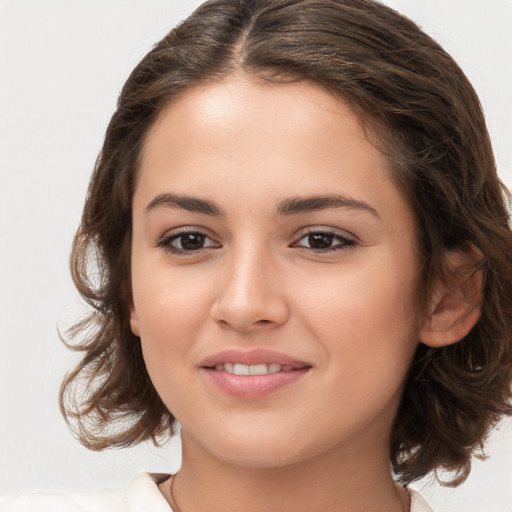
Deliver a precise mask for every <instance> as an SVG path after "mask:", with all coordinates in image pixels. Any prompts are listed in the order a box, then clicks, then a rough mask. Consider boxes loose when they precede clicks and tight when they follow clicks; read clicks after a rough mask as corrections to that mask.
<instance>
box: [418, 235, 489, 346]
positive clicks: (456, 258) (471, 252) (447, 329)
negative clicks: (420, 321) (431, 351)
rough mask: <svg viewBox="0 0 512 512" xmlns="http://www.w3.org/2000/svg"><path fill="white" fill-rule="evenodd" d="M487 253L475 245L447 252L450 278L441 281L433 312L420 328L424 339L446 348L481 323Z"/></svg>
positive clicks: (432, 299) (431, 309)
mask: <svg viewBox="0 0 512 512" xmlns="http://www.w3.org/2000/svg"><path fill="white" fill-rule="evenodd" d="M482 260H483V255H482V252H481V251H480V249H478V248H477V247H476V246H474V245H473V244H468V245H467V246H464V247H459V248H457V249H452V250H450V251H447V253H446V265H445V267H446V269H447V270H446V280H447V282H444V281H443V282H441V280H440V282H438V283H437V285H436V287H435V288H434V292H433V294H432V298H431V303H430V315H429V318H427V319H426V320H425V324H424V325H423V328H422V329H421V331H420V341H422V342H423V343H424V344H425V345H428V346H430V347H444V346H447V345H451V344H453V343H457V342H458V341H460V340H461V339H462V338H464V337H465V336H466V335H467V334H468V333H469V332H470V331H471V329H472V328H473V327H474V326H475V324H476V323H477V322H478V320H479V318H480V314H481V310H482V294H483V281H484V278H483V269H482V267H481V263H482Z"/></svg>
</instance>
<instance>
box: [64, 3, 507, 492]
mask: <svg viewBox="0 0 512 512" xmlns="http://www.w3.org/2000/svg"><path fill="white" fill-rule="evenodd" d="M235 72H242V73H245V74H246V75H247V76H249V77H252V78H253V79H255V80H261V81H264V82H273V83H276V82H277V83H290V82H294V81H308V82H310V83H314V84H317V85H319V86H321V87H323V88H324V89H325V90H327V91H329V92H331V93H333V94H335V95H337V96H338V97H340V98H343V99H344V100H346V101H348V102H349V103H350V105H351V106H352V107H353V109H354V111H355V112H356V113H357V114H358V116H359V117H360V119H361V121H362V122H363V123H364V125H365V126H366V127H367V128H368V130H367V131H368V134H369V136H371V138H372V139H373V142H374V143H375V144H376V145H377V146H378V147H379V149H381V151H383V152H384V153H385V155H386V156H387V158H388V160H389V162H390V164H391V166H392V169H393V170H394V175H395V176H396V177H397V179H398V181H399V182H400V183H402V185H403V187H404V189H405V190H406V193H407V197H408V198H409V201H410V204H411V206H412V208H413V211H414V214H415V216H416V222H417V226H418V234H419V235H418V236H419V246H420V252H421V258H422V261H423V265H422V290H423V291H424V293H425V294H427V295H428V290H429V289H430V287H431V285H432V283H433V282H435V281H436V280H439V279H441V280H442V281H443V282H445V283H447V284H448V285H450V286H452V287H453V286H454V282H453V281H454V280H453V279H452V276H451V275H450V271H449V269H447V265H446V260H445V255H446V251H447V249H451V248H457V247H459V248H464V247H467V246H468V244H473V245H474V246H476V247H477V248H478V249H479V250H480V251H481V253H482V255H483V256H482V260H481V262H480V266H481V268H482V269H483V273H484V289H483V304H482V311H481V317H480V320H479V321H478V323H477V324H476V326H475V327H474V328H473V329H472V331H471V332H470V333H469V334H468V335H467V336H466V337H465V338H464V339H463V340H461V341H460V342H459V343H456V344H453V345H451V346H447V347H442V348H431V347H427V346H426V345H423V344H421V343H420V344H419V345H418V348H417V351H416V354H415V356H414V360H413V362H412V365H411V369H410V372H409V374H408V377H407V381H406V384H405V387H404V391H403V397H402V401H401V404H400V407H399V410H398V413H397V417H396V420H395V423H394V426H393V429H392V432H391V447H390V454H391V464H392V469H393V471H394V473H395V475H396V476H397V478H399V479H401V480H402V481H404V482H410V481H413V480H416V479H418V478H421V477H422V476H424V475H426V474H427V473H429V472H430V471H432V470H435V471H437V470H439V469H445V470H450V471H453V472H454V474H453V475H452V480H451V481H450V482H449V483H450V484H452V485H456V484H458V483H460V482H462V481H463V480H464V479H465V478H466V477H467V475H468V474H469V471H470V469H471V459H472V455H473V454H474V453H476V452H478V450H479V449H480V448H483V442H484V441H485V439H486V437H487V435H488V433H489V432H490V430H491V428H493V427H494V426H496V424H497V423H498V421H499V420H500V418H501V416H503V415H506V414H512V407H511V388H510V384H511V382H512V341H511V338H512V334H511V332H512V259H511V255H512V233H511V230H510V226H509V213H508V195H507V192H506V189H505V188H504V186H503V185H502V183H501V182H500V180H499V179H498V176H497V173H496V166H495V161H494V157H493V153H492V148H491V143H490V139H489V135H488V132H487V129H486V125H485V120H484V116H483V113H482V109H481V106H480V103H479V101H478V98H477V96H476V93H475V92H474V90H473V88H472V87H471V85H470V83H469V81H468V79H467V78H466V77H465V75H464V73H463V72H462V71H461V69H460V68H459V66H458V65H457V64H456V63H455V61H454V60H453V59H452V58H451V57H450V56H449V55H448V54H447V53H446V52H445V51H444V50H443V49H442V48H441V47H440V46H439V45H438V44H437V43H436V42H434V41H433V40H432V39H431V38H430V37H429V36H427V35H426V34H425V33H423V32H422V31H421V30H420V29H419V28H418V26H417V25H415V24H414V23H413V22H412V21H410V20H409V19H407V18H406V17H404V16H402V15H400V14H398V13H397V12H395V11H393V10H392V9H390V8H388V7H385V6H383V5H381V4H380V3H378V2H375V1H372V0H210V1H207V2H206V3H204V4H203V5H202V6H201V7H199V8H198V9H197V10H196V11H195V12H194V13H193V14H192V15H191V16H190V17H189V18H188V19H186V20H185V21H184V22H182V23H181V24H180V25H178V26H177V27H176V28H174V29H173V30H172V31H171V32H170V33H169V34H168V35H167V36H166V37H165V38H164V39H162V41H160V42H159V43H157V44H156V45H155V46H154V48H153V49H152V50H151V51H150V52H149V53H148V54H147V55H146V56H145V57H144V58H143V60H142V61H141V62H140V63H139V64H138V65H137V67H136V68H135V69H134V71H133V72H132V73H131V75H130V76H129V78H128V80H127V81H126V84H125V85H124V87H123V89H122V92H121V94H120V97H119V100H118V104H117V109H116V111H115V113H114V115H113V116H112V119H111V121H110V124H109V126H108V129H107V132H106V136H105V141H104V145H103V148H102V150H101V153H100V155H99V157H98V159H97V162H96V165H95V169H94V172H93V175H92V178H91V181H90V185H89V189H88V195H87V199H86V203H85V207H84V211H83V216H82V220H81V224H80V227H79V229H78V231H77V233H76V237H75V240H74V244H73V250H72V256H71V270H72V276H73V279H74V282H75V285H76V287H77V289H78V291H79V292H80V294H81V296H82V297H83V298H84V299H85V301H86V302H87V303H88V304H89V305H90V306H91V308H92V310H91V312H90V314H89V315H88V316H87V317H85V318H84V319H83V320H82V321H80V322H78V323H77V324H75V325H74V326H73V327H72V328H71V329H70V332H69V337H70V338H71V339H72V340H73V342H72V343H71V342H68V346H70V347H71V348H73V349H74V350H77V351H80V352H82V358H81V361H80V363H79V364H78V366H77V367H76V368H75V369H74V370H73V371H72V372H70V373H69V374H68V375H67V376H66V377H65V379H64V381H63V384H62V388H61V394H60V403H61V409H62V411H63V413H64V415H65V417H66V419H67V421H68V423H69V424H70V426H71V428H72V429H73V430H74V431H75V434H76V435H77V436H78V438H79V439H80V441H81V442H82V443H83V444H84V445H85V446H87V447H88V448H91V449H103V448H106V447H114V446H116V447H122V446H131V445H134V444H137V443H139V442H141V441H144V440H148V439H152V440H153V441H154V442H155V443H159V442H161V441H162V440H163V439H165V438H166V437H168V436H169V435H172V433H173V424H174V418H173V416H172V414H171V412H170V411H168V410H167V408H166V407H165V405H164V404H163V402H162V401H161V399H160V397H159V396H158V394H157V392H156V391H155V388H154V387H153V384H152V383H151V380H150V377H149V375H148V372H147V370H146V367H145V364H144V360H143V357H142V351H141V345H140V340H139V338H137V337H136V336H135V335H134V334H133V333H132V332H131V329H130V325H129V304H130V303H131V282H130V247H131V203H132V197H133V192H134V187H135V179H136V175H137V169H138V167H139V164H140V159H141V152H142V150H143V147H144V143H145V138H146V136H147V134H148V131H149V130H150V128H151V127H152V126H153V124H154V122H155V120H156V118H157V117H158V115H159V113H160V112H161V111H162V109H163V108H164V106H166V105H168V104H169V102H172V101H173V100H175V99H176V98H178V97H179V96H180V95H182V94H184V93H186V92H187V91H188V90H189V89H190V88H192V87H194V86H197V85H199V84H208V83H211V82H215V81H219V80H222V79H223V78H226V77H228V76H229V75H231V74H233V73H235ZM459 292H460V293H463V292H464V290H463V287H460V290H459Z"/></svg>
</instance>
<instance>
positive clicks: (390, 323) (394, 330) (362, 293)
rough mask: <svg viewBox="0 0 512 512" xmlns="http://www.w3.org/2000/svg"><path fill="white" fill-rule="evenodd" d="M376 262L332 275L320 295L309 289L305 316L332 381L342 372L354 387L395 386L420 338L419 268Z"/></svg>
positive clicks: (396, 261) (410, 264)
mask: <svg viewBox="0 0 512 512" xmlns="http://www.w3.org/2000/svg"><path fill="white" fill-rule="evenodd" d="M384 256H386V255H384ZM379 262H380V264H379V265H361V266H357V267H356V265H354V266H351V267H350V268H348V267H347V268H346V269H345V270H343V271H341V272H338V273H334V274H333V276H332V277H331V278H330V279H329V280H326V282H329V287H328V288H324V289H323V290H319V289H316V290H315V289H314V288H312V287H310V290H312V292H311V293H310V294H309V295H308V297H307V302H306V304H305V307H304V311H307V312H308V313H307V315H306V313H305V315H304V316H305V317H306V318H308V320H309V323H310V326H311V329H312V330H316V337H317V338H318V339H319V340H320V342H321V343H322V344H323V345H324V348H325V352H326V354H328V357H329V361H330V365H331V371H332V374H333V378H334V375H339V371H338V369H341V370H340V371H341V372H343V374H344V375H345V376H347V378H348V379H349V380H351V379H353V380H354V382H356V381H361V380H367V381H368V382H376V381H380V382H381V383H384V382H387V380H390V379H391V380H393V382H394V384H393V385H396V384H397V383H398V384H400V383H401V381H402V379H403V377H404V376H405V374H406V372H407V370H408V367H409V364H410V360H411V358H412V356H413V353H414V351H415V348H416V346H417V343H418V333H419V321H420V318H419V315H418V311H419V308H418V307H417V293H418V267H417V266H416V265H415V264H414V262H415V260H414V259H412V260H411V261H409V260H407V261H402V260H401V259H397V258H393V257H392V255H391V254H390V255H389V256H388V257H382V258H381V259H380V260H379ZM326 289H327V290H328V293H326ZM391 376H393V377H391Z"/></svg>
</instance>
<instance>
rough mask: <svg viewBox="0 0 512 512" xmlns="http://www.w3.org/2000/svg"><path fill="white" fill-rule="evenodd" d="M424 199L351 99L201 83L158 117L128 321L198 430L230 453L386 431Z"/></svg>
mask: <svg viewBox="0 0 512 512" xmlns="http://www.w3.org/2000/svg"><path fill="white" fill-rule="evenodd" d="M415 241H416V236H415V225H414V220H413V215H412V212H411V209H410V207H409V206H408V204H407V201H406V200H405V199H404V197H403V196H402V194H401V192H400V190H399V189H398V188H397V186H396V185H395V184H394V182H393V179H392V177H391V171H390V170H389V169H388V166H387V163H386V161H385V159H384V157H383V156H382V155H381V153H380V152H379V151H377V150H376V149H375V148H374V147H373V146H372V145H371V144H370V143H369V142H368V141H367V139H366V137H365V134H364V131H363V129H362V127H361V126H360V123H359V121H358V119H357V117H356V116H355V115H354V114H353V113H352V112H351V110H350V109H349V108H348V106H347V105H346V104H344V103H343V102H342V101H340V100H339V99H334V98H333V97H332V96H331V95H329V94H328V93H326V92H325V91H323V90H321V89H320V88H317V87H315V86H313V85H310V84H306V83H296V84H292V85H267V84H257V83H254V82H252V81H250V80H249V79H245V78H243V77H232V78H230V79H227V80H225V81H224V82H222V83H218V84H213V85H209V86H205V87H198V88H195V89H193V90H191V91H189V92H188V93H187V94H185V95H184V96H182V97H181V98H180V99H178V100H177V101H175V102H174V103H172V104H170V105H168V107H167V108H166V110H164V111H163V112H162V113H161V115H160V117H159V119H158V121H157V122H156V123H155V125H154V127H153V128H152V130H151V132H150V133H149V136H148V140H147V144H146V146H145V149H144V153H143V155H142V163H141V167H140V172H139V175H138V180H137V184H136V190H135V195H134V199H133V246H132V284H133V306H132V307H131V326H132V330H133V331H134V333H135V334H136V335H138V336H140V338H141V343H142V348H143V353H144V358H145V361H146V364H147V368H148V371H149V374H150V376H151V379H152V381H153V383H154V385H155V388H156V390H157V391H158V393H159V394H160V396H161V397H162V399H163V401H164V403H165V404H166V406H167V407H168V408H169V410H170V411H171V412H172V414H173V415H174V416H175V417H176V418H177V420H178V421H179V422H180V424H181V426H182V435H183V440H184V443H188V444H189V445H190V446H192V445H194V446H197V447H200V448H201V450H203V451H204V452H206V453H208V454H210V455H212V456H213V457H216V458H219V459H222V460H224V461H229V462H232V463H236V464H240V465H245V466H251V467H267V466H279V465H285V464H291V463H296V462H298V461H303V460H307V459H310V458H312V457H315V456H321V455H322V454H324V453H330V452H334V451H336V450H338V451H342V450H347V449H348V447H351V448H353V447H355V446H360V447H365V448H364V449H370V448H371V449H379V447H380V448H382V446H383V445H385V443H387V439H388V436H389V431H390V428H391V424H392V421H393V418H394V416H395V414H396V409H397V407H398V403H399V399H400V393H401V389H402V386H403V382H404V378H405V375H406V373H407V370H408V367H409V364H410V361H411V358H412V355H413V352H414V349H415V347H416V345H417V340H418V332H419V329H420V324H421V322H422V320H421V315H420V314H419V312H418V311H419V310H418V307H417V305H416V304H417V301H416V297H417V296H418V283H419V257H418V253H417V250H416V242H415Z"/></svg>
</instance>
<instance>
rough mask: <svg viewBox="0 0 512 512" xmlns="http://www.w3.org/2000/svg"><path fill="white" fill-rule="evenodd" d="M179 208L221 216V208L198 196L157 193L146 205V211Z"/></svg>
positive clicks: (222, 213)
mask: <svg viewBox="0 0 512 512" xmlns="http://www.w3.org/2000/svg"><path fill="white" fill-rule="evenodd" d="M161 207H165V208H180V209H182V210H187V211H189V212H193V213H202V214H204V215H211V216H213V217H223V216H224V211H223V210H222V208H221V207H220V206H219V205H218V204H216V203H214V202H213V201H209V200H208V199H199V198H198V197H192V196H183V195H179V194H169V193H165V194H159V195H157V196H156V197H155V198H154V199H153V200H152V201H151V202H150V203H149V204H148V205H147V206H146V212H150V211H152V210H155V209H156V208H161Z"/></svg>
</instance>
